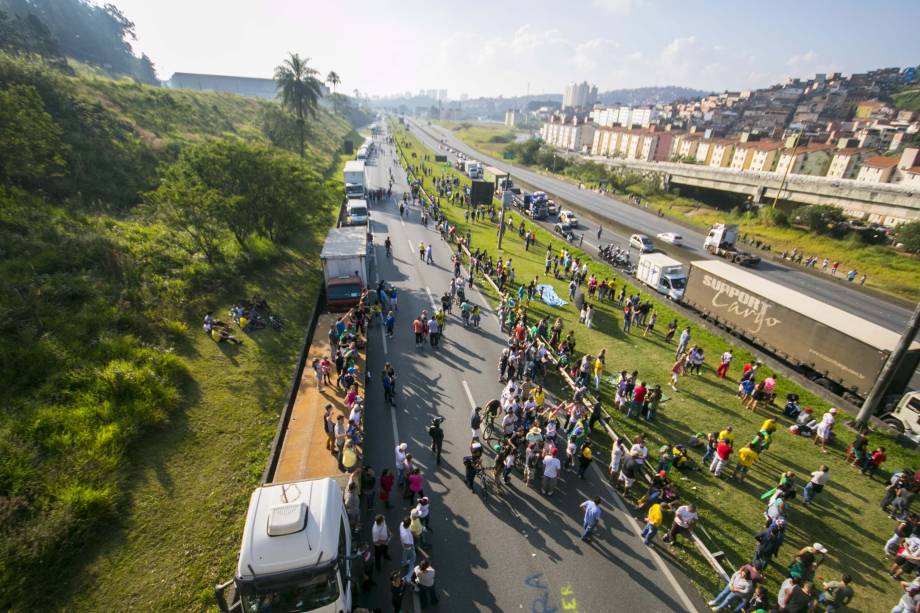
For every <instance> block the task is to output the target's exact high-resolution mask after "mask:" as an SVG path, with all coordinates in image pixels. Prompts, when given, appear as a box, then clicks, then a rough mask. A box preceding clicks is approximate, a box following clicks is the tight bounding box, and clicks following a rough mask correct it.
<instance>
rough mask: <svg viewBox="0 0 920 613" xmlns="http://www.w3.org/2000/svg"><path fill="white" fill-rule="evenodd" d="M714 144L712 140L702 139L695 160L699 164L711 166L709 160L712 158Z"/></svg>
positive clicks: (697, 147)
mask: <svg viewBox="0 0 920 613" xmlns="http://www.w3.org/2000/svg"><path fill="white" fill-rule="evenodd" d="M712 149H713V142H712V140H711V139H706V138H704V139H701V140H700V141H699V143H697V146H696V156H695V157H694V159H695V160H696V163H697V164H703V165H704V166H708V165H709V158H710V157H711V156H712Z"/></svg>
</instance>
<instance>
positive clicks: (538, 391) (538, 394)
mask: <svg viewBox="0 0 920 613" xmlns="http://www.w3.org/2000/svg"><path fill="white" fill-rule="evenodd" d="M530 396H531V397H532V398H533V401H534V402H535V403H536V404H537V407H539V408H543V401H545V400H546V393H545V392H544V391H543V387H542V386H539V385H538V386H537V387H535V388H534V389H533V391H532V392H531V393H530Z"/></svg>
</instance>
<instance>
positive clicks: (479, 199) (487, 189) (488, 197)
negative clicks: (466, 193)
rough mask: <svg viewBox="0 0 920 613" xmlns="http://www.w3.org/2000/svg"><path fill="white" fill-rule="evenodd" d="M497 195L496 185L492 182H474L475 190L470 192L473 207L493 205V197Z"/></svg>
mask: <svg viewBox="0 0 920 613" xmlns="http://www.w3.org/2000/svg"><path fill="white" fill-rule="evenodd" d="M494 193H495V185H493V184H492V182H491V181H473V188H472V189H471V190H470V201H471V203H472V204H473V206H475V205H477V204H492V196H493V194H494Z"/></svg>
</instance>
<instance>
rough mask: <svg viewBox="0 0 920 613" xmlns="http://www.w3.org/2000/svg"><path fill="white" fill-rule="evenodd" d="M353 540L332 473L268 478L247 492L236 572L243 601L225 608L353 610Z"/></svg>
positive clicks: (249, 611)
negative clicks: (272, 480) (275, 480)
mask: <svg viewBox="0 0 920 613" xmlns="http://www.w3.org/2000/svg"><path fill="white" fill-rule="evenodd" d="M351 547H352V543H351V529H350V525H349V522H348V516H347V515H346V513H345V504H344V502H343V499H342V490H341V488H340V487H339V485H338V483H337V482H336V481H335V480H334V479H332V478H325V479H317V480H311V481H294V482H289V483H277V484H269V485H263V486H261V487H259V488H257V489H256V490H255V492H253V494H252V497H251V498H250V500H249V510H248V512H247V514H246V525H245V527H244V528H243V543H242V546H241V548H240V558H239V564H238V566H237V571H236V577H235V578H234V583H235V584H236V591H237V599H238V602H236V603H234V605H236V606H233V607H227V606H226V605H225V606H222V607H221V609H222V610H226V611H230V610H234V611H243V612H245V613H261V612H262V611H285V612H286V613H293V612H301V611H302V612H307V611H316V612H327V611H328V612H329V613H339V612H342V611H344V612H350V611H351V610H352V576H351V564H352V555H351V552H352V549H351ZM218 596H220V594H218ZM218 602H220V598H218Z"/></svg>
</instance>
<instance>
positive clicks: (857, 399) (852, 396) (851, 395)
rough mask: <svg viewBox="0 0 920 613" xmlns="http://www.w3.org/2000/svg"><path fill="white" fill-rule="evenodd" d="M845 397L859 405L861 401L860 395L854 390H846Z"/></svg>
mask: <svg viewBox="0 0 920 613" xmlns="http://www.w3.org/2000/svg"><path fill="white" fill-rule="evenodd" d="M843 399H844V400H846V401H847V402H849V403H850V404H853V405H856V406H859V405H860V402H861V399H860V397H859V396H857V395H856V394H854V393H853V392H844V393H843Z"/></svg>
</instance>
